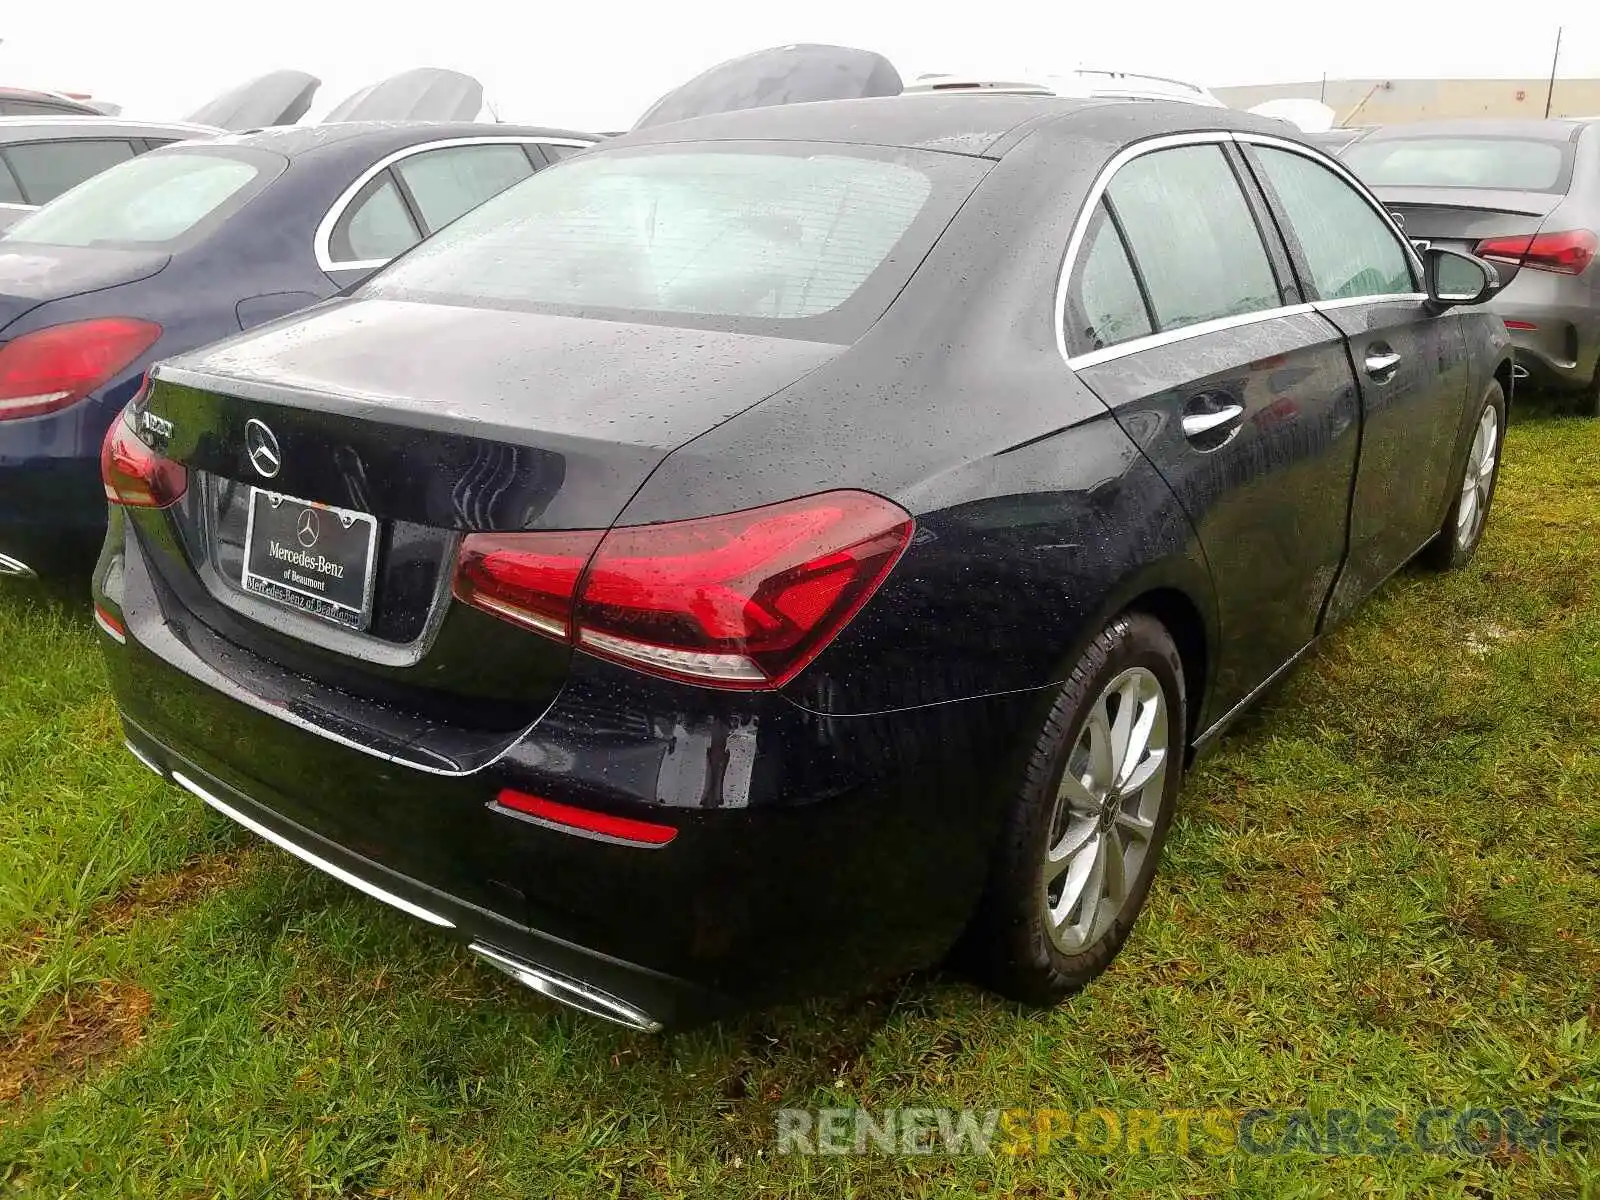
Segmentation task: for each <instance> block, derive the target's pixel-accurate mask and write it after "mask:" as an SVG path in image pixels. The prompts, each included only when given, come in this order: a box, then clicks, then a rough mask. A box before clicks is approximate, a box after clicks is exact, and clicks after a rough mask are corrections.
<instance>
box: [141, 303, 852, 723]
mask: <svg viewBox="0 0 1600 1200" xmlns="http://www.w3.org/2000/svg"><path fill="white" fill-rule="evenodd" d="M418 346H430V347H434V350H433V351H432V352H430V353H426V354H418V353H416V352H415V351H416V348H417V347H418ZM841 349H842V347H839V346H837V345H832V344H822V343H813V342H802V341H795V340H791V339H782V338H768V337H756V336H752V335H747V334H733V333H721V332H711V331H705V330H694V329H684V328H677V327H670V326H664V325H652V324H633V323H626V322H615V321H598V320H588V319H583V318H576V317H564V316H551V315H541V314H534V313H526V312H507V311H499V310H484V309H475V308H466V307H455V306H447V305H432V304H415V303H409V302H401V301H387V300H351V301H346V302H344V303H341V304H335V305H333V306H330V307H329V308H327V309H324V310H323V311H321V312H318V313H313V314H312V315H311V316H309V317H302V318H300V319H299V320H297V321H295V322H293V323H287V324H284V325H281V326H278V327H267V328H266V329H265V330H264V331H260V332H257V333H254V334H251V335H246V336H244V337H242V338H239V339H235V340H234V341H232V342H228V343H222V344H221V345H219V346H217V347H213V348H212V349H210V350H208V351H203V352H201V353H200V354H198V355H194V356H189V357H187V358H183V359H179V360H176V361H175V362H173V363H170V364H165V365H163V366H161V367H159V368H157V370H156V371H155V373H154V384H153V387H152V389H151V391H150V393H149V395H148V396H147V398H146V401H145V408H144V410H143V411H142V412H141V415H140V420H141V422H142V423H143V425H144V427H146V428H147V429H151V428H153V429H155V430H157V431H158V436H159V437H160V438H161V439H163V443H164V447H165V453H166V454H167V455H168V456H170V457H172V458H175V459H177V460H179V461H181V462H183V463H184V464H185V465H186V466H187V467H188V468H189V472H190V486H189V491H188V493H187V494H186V495H185V497H184V500H183V502H182V503H181V504H180V505H178V506H177V508H175V509H174V510H172V511H173V512H174V513H175V514H176V517H175V519H176V521H177V523H178V526H179V531H180V535H181V537H182V540H183V542H184V543H185V546H186V548H187V552H188V553H187V557H188V559H189V561H190V564H191V566H190V567H189V568H187V569H188V570H189V571H191V572H198V574H199V576H200V578H201V580H203V582H204V584H205V588H204V590H203V592H200V593H197V594H196V595H195V598H194V606H196V607H197V608H199V609H201V610H203V611H202V615H207V613H209V614H210V616H211V617H214V618H215V619H216V622H217V623H218V627H219V628H221V627H223V626H226V628H227V631H228V636H229V637H230V638H231V639H232V640H234V641H235V642H236V643H237V644H240V645H242V646H244V647H245V648H247V649H249V650H251V651H252V652H253V653H255V654H258V655H262V656H265V657H267V658H270V659H273V660H274V661H276V662H278V663H280V664H281V665H284V666H287V667H289V668H290V669H293V670H296V671H299V672H301V673H303V674H308V675H311V676H314V677H316V678H319V679H321V680H324V681H326V682H329V683H330V684H332V685H334V686H338V687H341V688H345V689H347V690H354V691H358V692H361V693H363V694H369V695H378V694H384V695H387V696H389V697H391V700H392V702H393V703H395V704H398V705H400V706H402V707H405V708H408V709H410V710H413V711H423V710H430V711H435V710H436V711H437V712H439V713H440V714H444V713H447V712H450V711H454V708H455V704H456V702H457V701H459V700H464V699H471V700H477V701H482V702H483V703H484V705H485V708H484V713H485V715H484V717H483V718H482V719H483V720H484V721H486V722H490V723H498V724H502V725H505V726H507V727H511V726H515V725H516V724H518V723H519V722H523V721H525V720H532V719H534V718H535V717H536V716H537V714H538V711H539V710H540V709H541V707H542V705H543V704H545V703H547V702H548V701H549V700H550V699H551V698H553V696H554V694H555V691H556V690H557V689H558V688H559V686H560V683H561V681H562V680H563V679H564V678H565V674H566V667H567V661H568V656H569V651H568V649H567V647H566V646H565V645H564V644H563V643H561V642H558V641H556V640H553V639H550V638H545V637H541V636H539V635H537V634H532V633H529V632H526V631H524V630H520V629H517V628H515V627H513V626H512V625H510V624H508V623H506V622H504V621H501V620H499V619H497V618H495V617H492V616H489V615H488V614H486V613H483V612H480V611H478V610H476V609H472V608H468V607H467V606H465V605H461V604H457V603H454V602H452V600H451V598H450V584H451V578H452V576H453V572H454V566H455V552H456V548H457V546H458V544H459V540H460V538H461V536H462V535H463V534H465V533H468V532H474V531H498V532H510V531H526V530H539V529H604V528H607V527H609V526H610V525H611V523H612V522H613V521H614V520H615V518H616V515H617V514H618V513H619V512H620V511H621V510H622V508H623V506H624V505H625V504H626V503H627V501H628V500H629V498H630V497H631V496H632V495H633V494H634V492H635V491H636V490H637V489H638V487H639V485H640V484H641V483H643V482H644V480H645V479H646V478H647V477H648V475H649V474H650V472H651V471H652V470H653V469H654V468H655V466H656V465H657V464H658V463H659V462H660V461H661V460H662V459H663V458H664V457H665V456H666V455H667V454H668V453H670V452H671V451H672V450H673V449H674V448H676V447H677V446H679V445H681V444H682V443H683V442H685V441H688V440H690V439H692V438H694V437H695V436H697V435H699V434H700V433H703V432H704V431H705V430H707V429H709V428H711V427H712V426H714V425H716V424H718V423H720V422H721V421H724V420H726V419H728V418H729V417H731V416H733V415H734V414H736V413H737V412H739V411H740V410H742V409H744V408H747V407H749V406H750V405H752V404H756V403H759V402H760V401H761V400H763V399H765V398H766V397H767V396H770V395H771V394H772V393H774V392H776V391H778V390H779V389H781V388H782V387H784V386H786V385H787V384H789V383H791V382H792V381H793V380H795V379H797V378H798V377H799V376H801V375H802V374H804V373H806V372H807V371H809V370H811V369H813V368H814V367H815V366H817V365H819V364H821V363H822V362H824V361H826V360H827V359H829V358H831V357H833V356H834V355H835V354H837V353H838V352H839V351H840V350H841ZM262 431H265V432H266V433H267V434H268V435H270V444H271V447H272V454H271V456H270V457H269V458H268V459H263V458H262V457H261V455H260V453H259V450H260V446H261V444H262V441H263V438H262ZM253 450H254V451H256V454H255V455H254V457H253V456H252V451H253ZM263 466H266V467H267V468H269V469H270V474H269V473H267V472H265V471H264V470H263V469H262V468H263ZM273 497H279V498H282V499H283V502H284V503H286V504H287V505H288V506H289V507H287V508H282V509H281V510H280V508H279V505H278V502H277V501H274V500H273ZM304 502H309V503H304ZM316 506H330V507H329V508H324V509H318V508H317V507H316ZM306 508H312V509H315V512H314V518H313V519H314V523H318V524H319V525H320V527H321V532H320V533H319V534H318V537H319V538H322V537H326V536H328V535H330V534H331V535H332V536H333V537H335V538H341V539H343V540H344V541H345V542H347V543H350V544H351V545H354V544H355V543H356V542H359V541H361V540H362V539H363V538H367V537H369V536H370V541H371V549H370V562H371V585H370V605H369V608H368V611H367V613H366V614H365V619H364V620H363V621H361V622H360V623H353V622H347V621H346V620H345V618H348V617H350V616H351V614H349V613H333V614H331V615H330V614H329V613H327V612H322V613H321V615H318V613H317V612H306V611H298V610H297V609H296V608H295V607H291V606H290V605H289V604H288V603H285V602H284V601H285V600H286V599H292V598H286V597H283V596H280V595H278V594H276V593H275V592H273V591H271V590H270V589H269V590H266V591H265V592H257V591H253V590H252V589H256V588H257V587H258V584H257V583H252V582H251V579H250V576H252V575H259V574H260V572H258V570H257V567H258V566H259V565H260V563H261V562H262V561H264V560H263V559H262V558H261V554H262V553H263V549H262V548H263V547H265V548H266V549H267V550H269V551H270V552H271V554H272V555H273V556H274V557H275V558H276V559H277V560H278V561H281V562H283V563H287V564H288V567H286V568H285V569H286V570H287V569H289V568H290V567H292V568H295V569H298V570H302V571H303V568H302V566H301V562H300V560H299V558H297V557H296V556H301V555H303V554H304V555H314V554H317V553H321V550H320V547H321V546H322V545H324V544H327V543H325V542H323V541H317V542H315V544H314V545H312V546H307V544H306V543H305V542H304V541H302V542H301V543H300V545H299V546H296V545H295V544H294V543H293V542H292V541H291V540H290V539H291V537H293V536H295V534H296V532H297V528H298V525H297V523H298V522H299V521H300V520H302V519H303V510H304V509H306ZM351 514H360V516H359V517H355V516H351V521H352V524H351V525H342V523H343V522H344V520H345V518H346V517H347V516H350V515H351ZM369 516H370V518H371V526H370V534H369V531H368V528H367V526H366V525H365V524H364V523H363V522H364V521H365V518H366V517H369ZM330 521H331V522H333V523H332V524H330ZM252 523H255V524H256V525H259V526H261V527H262V528H263V529H268V530H269V532H268V533H267V534H266V535H264V536H267V537H269V538H271V539H273V541H271V542H265V543H257V542H256V541H254V535H253V533H252ZM334 524H341V525H342V528H341V529H339V530H335V529H334ZM352 530H353V532H352ZM247 542H249V543H250V544H251V546H252V547H253V548H254V551H255V553H254V556H252V555H251V554H250V553H247V548H246V543H247ZM302 547H304V548H305V549H304V550H302ZM350 553H351V554H354V555H355V556H356V558H357V559H359V558H360V553H359V550H352V551H350ZM269 565H270V564H269ZM247 572H248V574H247ZM285 578H286V579H289V578H290V577H287V576H286V577H285ZM288 586H291V587H293V586H295V585H294V584H293V583H292V581H291V582H290V583H289V584H288ZM307 586H309V585H307ZM332 594H333V593H332V592H331V591H330V592H328V593H327V595H328V596H330V597H331V596H332ZM352 595H354V593H349V592H347V593H346V598H347V599H349V598H350V596H352ZM352 602H353V601H352ZM293 603H295V604H299V603H300V601H297V600H296V601H293ZM311 607H312V608H315V607H316V606H315V605H313V606H311ZM486 646H492V647H493V651H492V652H490V653H485V647H486ZM496 706H498V708H496ZM490 709H496V712H497V713H498V714H499V715H495V714H494V713H491V712H490V711H489V710H490Z"/></svg>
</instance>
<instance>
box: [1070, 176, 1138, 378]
mask: <svg viewBox="0 0 1600 1200" xmlns="http://www.w3.org/2000/svg"><path fill="white" fill-rule="evenodd" d="M1066 319H1067V330H1068V342H1069V344H1071V345H1072V347H1073V348H1074V349H1075V350H1077V351H1079V352H1083V351H1088V350H1100V349H1103V348H1104V347H1106V346H1115V345H1116V344H1117V343H1118V342H1125V341H1127V340H1128V339H1129V338H1136V337H1143V336H1144V335H1145V334H1147V333H1152V332H1154V328H1153V326H1152V325H1151V323H1150V313H1149V311H1148V310H1147V309H1146V308H1145V303H1144V297H1143V295H1141V294H1140V291H1139V280H1138V278H1137V277H1136V276H1135V275H1134V273H1133V265H1132V264H1131V263H1130V262H1129V261H1128V254H1127V251H1126V250H1125V249H1124V248H1123V245H1122V238H1121V237H1120V236H1119V235H1118V233H1117V227H1116V226H1115V225H1114V224H1113V223H1112V221H1111V219H1110V214H1109V213H1108V212H1107V210H1106V206H1105V203H1104V202H1103V201H1102V202H1101V204H1100V206H1099V208H1098V209H1097V210H1096V212H1095V215H1094V217H1093V218H1092V220H1091V221H1090V223H1089V231H1088V234H1087V236H1086V237H1085V238H1084V241H1083V251H1082V252H1081V253H1080V254H1079V256H1078V264H1077V269H1076V271H1075V272H1074V277H1073V280H1072V285H1071V288H1070V289H1069V291H1068V301H1067V318H1066Z"/></svg>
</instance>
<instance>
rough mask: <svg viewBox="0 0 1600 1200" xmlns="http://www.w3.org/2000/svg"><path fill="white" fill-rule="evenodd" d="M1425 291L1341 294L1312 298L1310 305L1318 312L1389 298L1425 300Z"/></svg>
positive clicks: (1383, 301) (1375, 302)
mask: <svg viewBox="0 0 1600 1200" xmlns="http://www.w3.org/2000/svg"><path fill="white" fill-rule="evenodd" d="M1427 298H1428V294H1427V293H1426V292H1380V293H1377V294H1375V295H1371V296H1341V297H1340V298H1339V299H1337V300H1313V301H1312V302H1311V307H1313V308H1315V309H1316V310H1317V311H1318V312H1327V311H1328V310H1329V309H1331V308H1355V307H1356V306H1357V305H1358V304H1381V303H1386V302H1388V301H1391V300H1426V299H1427Z"/></svg>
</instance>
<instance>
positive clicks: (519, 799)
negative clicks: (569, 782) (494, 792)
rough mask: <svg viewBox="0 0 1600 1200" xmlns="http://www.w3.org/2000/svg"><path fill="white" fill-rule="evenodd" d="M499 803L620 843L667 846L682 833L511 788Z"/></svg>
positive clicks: (553, 822)
mask: <svg viewBox="0 0 1600 1200" xmlns="http://www.w3.org/2000/svg"><path fill="white" fill-rule="evenodd" d="M495 803H497V804H499V805H500V806H501V807H502V808H509V809H511V810H512V811H513V812H519V813H525V814H526V815H528V816H530V817H537V818H538V819H539V820H541V821H545V822H547V823H549V824H551V825H560V826H562V827H564V828H566V829H574V830H578V831H580V832H582V833H591V834H596V835H598V836H600V837H603V838H610V839H611V840H613V841H618V842H633V843H636V844H638V845H644V846H665V845H666V844H667V843H668V842H670V841H671V840H672V839H673V838H675V837H677V836H678V831H677V830H676V829H674V828H673V827H672V826H671V825H658V824H656V823H655V822H654V821H635V820H633V819H631V818H629V817H613V816H610V815H608V814H606V813H601V812H595V811H593V810H592V809H587V808H577V807H576V806H574V805H571V804H558V803H557V802H556V801H554V800H546V799H545V798H544V797H542V796H530V795H528V793H526V792H515V791H512V790H511V789H510V788H506V789H505V790H503V791H502V792H501V793H500V794H499V795H498V796H496V797H495Z"/></svg>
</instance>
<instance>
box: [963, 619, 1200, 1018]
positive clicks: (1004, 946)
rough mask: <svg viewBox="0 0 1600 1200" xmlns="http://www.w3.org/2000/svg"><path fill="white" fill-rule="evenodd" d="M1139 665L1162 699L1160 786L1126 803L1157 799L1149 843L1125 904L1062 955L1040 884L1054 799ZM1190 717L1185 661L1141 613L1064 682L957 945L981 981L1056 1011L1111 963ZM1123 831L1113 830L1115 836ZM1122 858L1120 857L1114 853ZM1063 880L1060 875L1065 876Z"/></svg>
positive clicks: (1136, 904)
mask: <svg viewBox="0 0 1600 1200" xmlns="http://www.w3.org/2000/svg"><path fill="white" fill-rule="evenodd" d="M1136 668H1142V669H1143V672H1146V673H1148V675H1150V676H1153V677H1154V679H1155V681H1156V683H1158V684H1159V687H1160V689H1161V692H1162V693H1163V698H1164V700H1165V704H1166V713H1165V722H1166V738H1165V741H1166V745H1165V746H1164V747H1162V749H1163V752H1164V754H1165V759H1164V762H1165V764H1166V770H1165V774H1164V777H1163V779H1162V781H1161V782H1160V784H1159V785H1158V786H1156V787H1155V788H1153V789H1151V790H1149V791H1147V792H1145V793H1144V797H1143V800H1142V801H1139V800H1132V801H1129V802H1132V803H1136V804H1140V803H1142V804H1144V805H1147V806H1148V805H1153V804H1155V803H1156V797H1157V796H1159V810H1158V811H1156V812H1155V813H1154V815H1153V828H1152V829H1151V830H1150V832H1149V835H1148V840H1146V839H1145V838H1143V837H1141V838H1140V839H1139V840H1140V841H1141V842H1144V843H1145V846H1144V849H1143V854H1142V859H1141V861H1140V864H1139V866H1138V868H1137V870H1135V871H1132V872H1129V873H1128V874H1127V875H1126V876H1125V878H1126V879H1127V884H1126V888H1125V892H1124V899H1123V900H1122V901H1121V903H1120V905H1119V906H1117V907H1116V909H1115V911H1116V915H1115V917H1114V918H1113V919H1111V920H1110V924H1109V927H1107V928H1106V929H1105V930H1104V932H1103V933H1101V934H1100V935H1098V936H1097V937H1095V939H1094V940H1093V941H1091V942H1088V943H1087V944H1085V945H1084V946H1083V947H1082V949H1081V950H1079V951H1078V952H1076V953H1066V952H1063V950H1062V949H1061V948H1060V946H1059V945H1058V944H1057V941H1056V939H1055V937H1054V936H1053V935H1052V932H1051V930H1052V928H1053V927H1054V924H1055V923H1054V922H1052V921H1051V920H1050V918H1049V913H1048V910H1049V906H1050V903H1051V898H1050V896H1049V895H1048V894H1047V884H1046V881H1045V856H1046V852H1047V850H1048V849H1049V844H1050V842H1051V840H1052V838H1053V837H1055V836H1056V831H1055V829H1054V828H1053V827H1054V826H1055V825H1056V823H1057V805H1058V803H1059V800H1058V795H1059V792H1060V790H1061V787H1062V781H1063V776H1064V774H1065V772H1066V769H1067V766H1068V761H1069V758H1070V757H1071V756H1072V755H1073V754H1074V753H1075V749H1076V748H1078V743H1079V739H1080V737H1082V736H1085V727H1086V724H1087V723H1088V721H1089V720H1090V717H1091V712H1092V710H1093V709H1094V708H1095V707H1096V705H1097V704H1098V703H1099V702H1100V701H1101V699H1102V698H1103V694H1104V693H1105V692H1106V689H1107V688H1108V686H1109V685H1110V684H1111V683H1113V682H1114V681H1116V680H1118V679H1119V678H1126V677H1127V676H1128V673H1129V672H1135V674H1137V672H1136V671H1135V669H1136ZM1139 677H1140V678H1141V679H1142V678H1143V676H1142V675H1141V676H1139ZM1108 711H1109V710H1108ZM1134 711H1135V712H1142V711H1145V710H1144V709H1135V710H1134ZM1187 720H1188V709H1187V703H1186V699H1185V694H1184V680H1183V663H1182V660H1181V659H1180V658H1179V656H1178V651H1177V648H1176V647H1175V646H1174V645H1173V642H1172V638H1171V636H1170V635H1169V634H1168V633H1167V630H1166V628H1165V626H1163V625H1162V624H1161V623H1160V622H1159V621H1157V620H1156V619H1155V618H1153V617H1151V616H1148V615H1146V614H1144V613H1137V612H1134V613H1125V614H1123V615H1122V616H1120V617H1118V618H1117V619H1116V620H1114V621H1112V622H1111V624H1110V625H1108V626H1107V627H1106V628H1105V629H1104V630H1102V631H1101V633H1100V634H1099V636H1098V637H1096V638H1095V639H1094V641H1093V642H1092V643H1091V644H1090V646H1089V648H1088V650H1086V651H1085V652H1084V655H1083V657H1082V658H1081V659H1080V660H1079V662H1078V665H1077V666H1076V668H1074V670H1073V671H1072V673H1071V675H1070V676H1069V677H1068V678H1067V681H1066V682H1065V683H1064V684H1062V685H1061V688H1060V690H1059V692H1058V693H1057V695H1056V697H1055V700H1054V702H1053V703H1052V704H1051V707H1050V710H1049V712H1048V713H1047V715H1046V716H1045V718H1044V722H1043V725H1042V727H1041V728H1040V729H1039V730H1038V732H1037V735H1036V737H1035V741H1034V745H1033V749H1032V751H1031V753H1029V754H1028V757H1027V760H1026V765H1025V767H1024V770H1023V777H1022V782H1021V786H1020V787H1019V788H1018V790H1017V792H1016V793H1015V795H1014V796H1013V797H1012V800H1011V803H1010V807H1009V810H1008V812H1007V814H1006V820H1005V824H1004V827H1003V829H1002V831H1001V836H1000V840H999V843H998V845H997V847H996V850H995V854H994V859H993V862H992V864H991V867H990V875H989V882H988V886H987V887H986V889H985V893H984V896H983V899H982V900H981V901H980V903H979V906H978V910H977V912H976V914H975V915H974V918H973V921H972V923H971V925H970V926H969V928H968V930H967V935H966V938H965V940H964V945H963V951H964V955H963V957H964V958H965V960H966V961H967V963H968V964H969V966H970V968H971V969H972V971H973V972H974V974H976V975H977V977H978V978H979V980H980V982H982V983H984V984H985V985H987V986H988V987H989V988H991V989H993V990H994V991H996V992H999V993H1000V994H1001V995H1004V996H1008V997H1010V998H1012V999H1014V1000H1020V1001H1022V1002H1024V1003H1027V1004H1036V1005H1054V1004H1057V1003H1059V1002H1060V1001H1062V1000H1063V999H1065V998H1066V997H1067V996H1070V995H1071V994H1072V993H1074V992H1076V991H1077V990H1078V989H1080V988H1081V987H1083V986H1084V984H1086V983H1088V982H1089V981H1090V980H1091V979H1093V978H1094V977H1095V976H1097V975H1099V974H1100V973H1101V972H1102V971H1104V970H1105V969H1106V967H1107V966H1108V965H1110V963H1111V960H1112V959H1113V958H1115V957H1116V954H1117V951H1118V950H1120V949H1121V948H1122V944H1123V942H1124V941H1125V940H1126V939H1127V936H1128V932H1129V930H1130V929H1131V928H1132V927H1133V923H1134V921H1135V919H1136V918H1137V917H1138V915H1139V912H1140V910H1141V909H1142V908H1143V907H1144V902H1145V897H1146V895H1147V894H1148V892H1149V890H1150V881H1151V879H1152V877H1153V876H1154V875H1155V871H1156V866H1157V864H1158V862H1159V861H1160V857H1161V848H1162V844H1163V843H1164V842H1165V840H1166V834H1167V828H1168V826H1169V825H1170V824H1171V822H1172V812H1173V808H1174V807H1175V804H1176V801H1177V796H1178V791H1179V789H1180V787H1181V786H1182V777H1183V760H1184V751H1185V746H1186V741H1187V737H1186V730H1187V728H1188V726H1187ZM1152 782H1154V781H1152ZM1119 833H1120V830H1117V831H1114V833H1113V836H1117V835H1119ZM1101 836H1105V835H1104V834H1102V835H1101ZM1118 861H1123V860H1122V859H1121V857H1120V855H1119V856H1118ZM1069 875H1070V872H1067V873H1064V874H1063V875H1062V876H1061V878H1062V879H1063V880H1065V879H1066V878H1067V877H1068V876H1069ZM1063 886H1065V884H1063ZM1108 911H1112V910H1108ZM1091 932H1092V923H1091Z"/></svg>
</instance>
